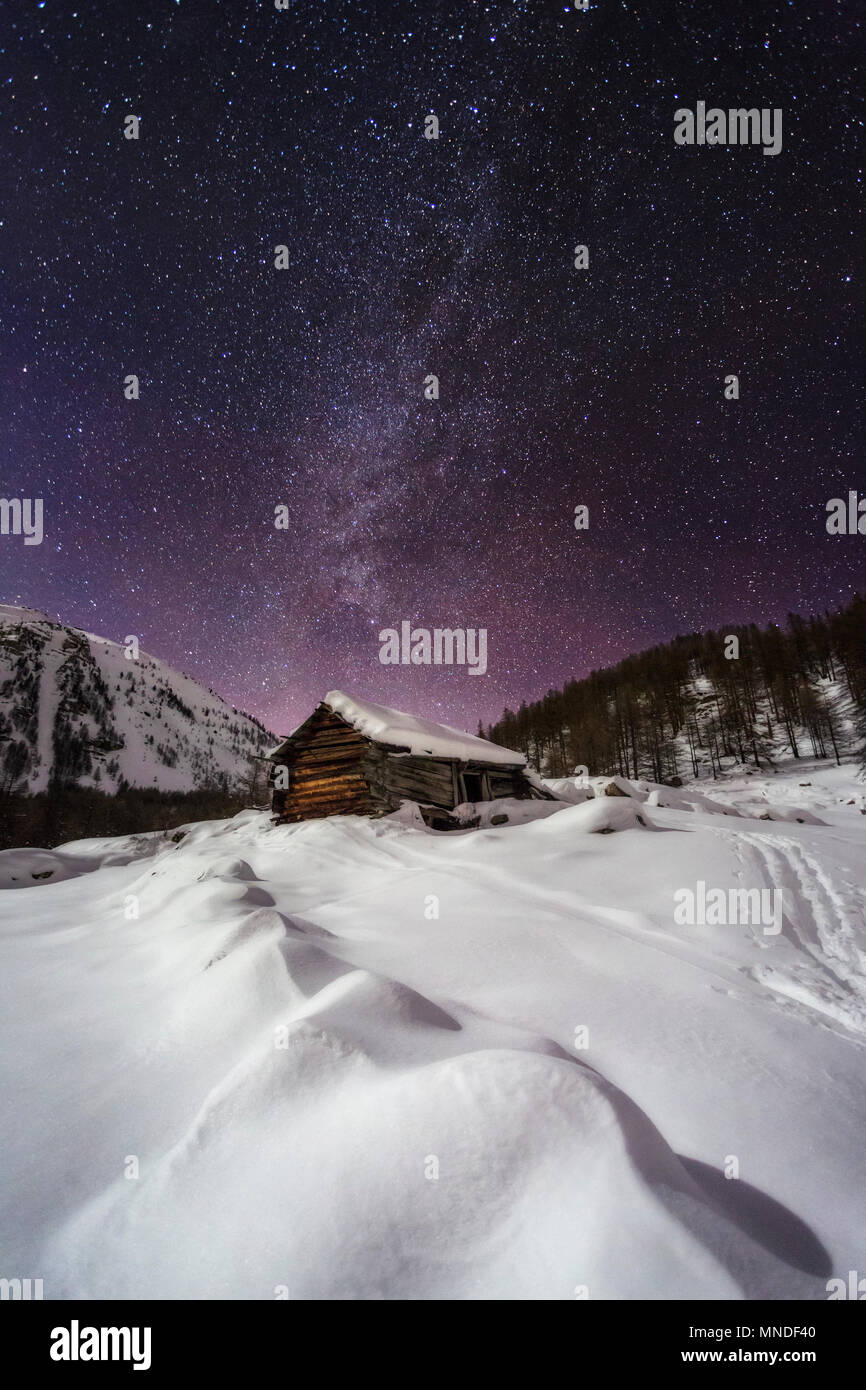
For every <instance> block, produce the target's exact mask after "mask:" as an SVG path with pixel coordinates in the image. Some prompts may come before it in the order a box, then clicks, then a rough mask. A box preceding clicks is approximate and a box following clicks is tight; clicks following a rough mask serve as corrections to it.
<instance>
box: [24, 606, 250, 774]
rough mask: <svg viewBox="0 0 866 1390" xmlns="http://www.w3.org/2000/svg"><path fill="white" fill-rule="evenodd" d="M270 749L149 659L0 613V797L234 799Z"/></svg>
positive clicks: (245, 724) (226, 708) (242, 719)
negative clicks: (122, 793)
mask: <svg viewBox="0 0 866 1390" xmlns="http://www.w3.org/2000/svg"><path fill="white" fill-rule="evenodd" d="M273 741H274V739H273V735H271V734H269V733H268V731H267V730H266V729H265V728H264V727H263V726H262V725H261V724H259V723H258V722H257V721H256V720H254V719H250V718H249V717H248V716H247V715H245V714H241V713H239V711H238V710H237V709H235V708H234V706H232V705H228V704H226V702H225V701H224V700H222V699H221V698H220V697H219V696H218V695H215V694H213V692H212V691H209V690H207V689H205V687H204V686H202V685H199V684H198V682H197V681H194V680H191V679H190V677H188V676H184V675H182V674H181V673H180V672H179V671H175V670H173V669H172V667H171V666H168V665H167V664H166V663H165V662H164V661H159V660H158V659H157V658H156V657H152V656H148V655H147V654H146V653H145V652H140V653H139V655H138V657H137V659H135V660H132V659H130V657H128V656H127V655H126V649H125V647H124V646H123V645H121V644H119V643H117V642H113V641H110V640H109V639H108V638H107V637H96V636H94V635H93V634H92V633H88V632H82V631H80V630H79V629H78V628H72V627H64V626H62V625H61V624H60V623H57V622H54V621H52V619H51V618H49V617H47V616H46V614H44V613H38V612H35V611H34V610H32V609H27V608H15V607H12V606H10V605H5V604H3V605H0V790H9V789H14V790H19V791H29V792H40V791H44V790H45V788H46V787H47V786H48V785H49V783H51V782H52V781H58V780H59V781H61V782H64V783H67V784H68V783H75V784H76V785H78V786H82V787H98V788H99V789H100V790H101V791H105V792H115V791H117V790H118V788H120V787H121V786H122V785H123V784H124V783H127V784H129V785H131V786H146V787H155V788H158V789H159V790H161V791H190V790H192V789H193V788H198V787H202V786H219V787H223V788H225V789H226V790H233V789H234V788H235V786H236V785H237V784H239V783H241V782H244V781H247V780H248V779H249V776H250V770H251V767H252V765H253V764H252V760H253V758H254V757H256V756H261V754H263V753H264V751H265V750H266V749H267V747H268V746H269V744H272V743H273Z"/></svg>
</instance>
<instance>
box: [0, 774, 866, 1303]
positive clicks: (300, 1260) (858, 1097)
mask: <svg viewBox="0 0 866 1390" xmlns="http://www.w3.org/2000/svg"><path fill="white" fill-rule="evenodd" d="M566 782H567V785H566V784H563V786H562V788H561V790H562V792H563V793H564V794H567V801H566V800H563V801H560V802H550V801H545V802H529V801H511V802H502V801H500V802H499V803H490V804H489V805H488V806H487V807H485V808H479V809H483V810H484V811H485V813H486V812H492V811H493V809H494V808H495V809H496V813H497V815H501V814H505V815H507V816H508V821H507V822H505V823H502V824H499V825H497V826H492V825H487V826H484V827H483V828H481V829H478V830H467V831H457V832H452V833H450V834H438V833H436V832H435V831H431V830H428V829H427V827H426V826H425V825H424V824H423V822H422V821H421V819H420V817H419V816H418V815H417V814H416V813H415V811H413V809H412V807H411V806H409V805H406V806H404V807H403V808H402V810H401V811H400V812H397V813H394V814H393V815H391V816H388V817H385V818H383V819H381V820H367V819H363V818H360V817H356V816H346V817H336V818H332V819H329V820H319V821H308V822H301V823H299V824H296V825H286V826H274V825H272V824H271V817H270V815H269V814H267V813H261V812H257V811H243V812H241V813H240V814H239V815H237V816H235V817H234V818H232V819H229V820H222V821H204V822H199V823H197V824H190V825H188V826H186V827H185V833H177V834H175V835H174V836H169V835H167V834H166V835H163V834H157V833H155V834H150V835H143V836H129V837H126V838H117V839H106V840H96V839H91V840H83V841H78V842H77V843H74V844H67V845H66V846H64V847H62V848H61V849H59V850H54V851H47V850H23V849H22V850H9V851H7V852H5V853H3V854H0V887H6V888H8V890H9V891H7V892H3V891H0V1097H3V1101H2V1110H0V1125H2V1129H3V1133H4V1135H5V1136H6V1138H5V1144H4V1150H5V1151H4V1162H3V1166H2V1173H0V1244H2V1247H3V1250H4V1254H5V1258H6V1266H7V1268H8V1270H10V1271H12V1270H16V1271H17V1270H21V1271H33V1272H35V1273H38V1275H39V1276H40V1277H41V1278H43V1279H44V1285H45V1298H47V1299H48V1298H51V1299H68V1298H111V1299H118V1298H122V1299H146V1298H160V1299H174V1298H190V1299H264V1300H269V1299H274V1298H275V1297H276V1298H280V1297H287V1298H291V1299H292V1300H293V1301H296V1300H299V1299H301V1300H303V1299H361V1300H368V1299H383V1298H386V1299H399V1300H405V1299H417V1298H424V1299H452V1298H457V1299H491V1298H492V1299H523V1298H527V1299H554V1300H562V1301H570V1300H573V1299H575V1298H578V1299H582V1298H589V1299H591V1300H597V1299H611V1298H613V1299H635V1298H647V1299H758V1298H770V1299H786V1300H787V1299H801V1298H805V1299H820V1300H825V1299H827V1298H828V1297H831V1296H838V1294H834V1293H833V1292H832V1290H833V1289H834V1288H838V1285H835V1286H834V1285H833V1284H832V1283H831V1281H832V1280H834V1279H836V1280H839V1281H840V1282H841V1283H842V1284H845V1285H847V1281H848V1272H849V1271H851V1270H860V1271H861V1272H862V1271H863V1268H864V1266H863V1252H864V1248H866V1245H864V1241H866V1186H864V1183H863V1134H864V1129H866V1081H864V1060H866V919H864V906H866V856H864V853H863V848H864V838H866V796H864V790H866V788H864V783H863V780H862V778H859V777H858V775H857V774H856V772H855V770H854V769H853V768H852V767H850V766H848V767H845V766H842V767H835V766H832V765H829V764H828V763H826V762H819V761H818V760H814V759H801V761H800V762H799V764H797V765H796V768H794V767H793V766H792V765H791V763H790V762H789V765H788V767H787V768H785V769H782V770H780V771H779V772H777V773H774V772H770V773H769V774H768V775H766V776H759V775H757V774H754V775H752V776H751V777H747V776H742V777H739V778H737V779H726V778H720V779H719V780H717V781H716V782H715V783H713V784H712V785H711V786H708V785H707V782H706V781H701V782H700V783H699V784H698V785H697V786H695V785H692V786H684V787H682V788H678V789H674V788H671V787H667V786H659V785H653V784H651V783H632V782H629V781H628V780H627V779H625V778H619V779H617V780H616V781H609V780H608V781H605V779H599V780H593V781H590V782H588V783H584V784H579V783H577V782H575V781H574V780H573V779H566ZM488 819H489V818H488ZM22 892H23V895H24V899H26V910H24V911H22ZM744 892H745V893H746V894H747V895H748V894H757V901H758V902H759V904H760V906H761V908H762V912H761V915H760V918H755V919H752V920H743V917H742V915H741V916H740V917H739V920H737V919H736V918H734V919H731V918H730V916H729V917H728V919H727V920H724V913H722V914H721V916H722V920H719V916H720V914H719V911H718V910H716V911H715V912H714V913H712V912H709V911H707V912H703V910H701V911H698V912H697V913H696V914H695V913H693V914H692V920H691V922H689V921H684V920H683V914H682V912H681V910H680V907H679V906H678V904H681V903H682V901H683V898H684V897H685V899H686V901H689V900H691V902H692V903H693V904H694V903H695V902H697V903H698V904H700V905H701V909H702V907H703V905H704V904H706V903H709V902H711V901H712V900H713V899H714V898H715V899H718V898H719V895H721V896H722V900H723V902H724V903H726V904H728V903H730V902H731V901H734V902H735V903H741V902H742V894H743V893H744ZM732 895H733V896H732ZM765 902H766V903H768V904H769V905H771V907H772V910H771V911H769V912H766V913H764V912H763V907H764V905H765ZM717 908H718V903H717ZM46 1019H48V1020H51V1019H61V1020H62V1028H61V1029H60V1031H59V1033H58V1030H57V1029H56V1028H52V1027H47V1026H46ZM131 1020H134V1022H131ZM775 1320H776V1321H778V1322H780V1323H781V1322H783V1321H789V1320H790V1319H783V1318H782V1317H781V1316H780V1317H779V1318H778V1319H775ZM802 1320H803V1321H804V1322H808V1319H807V1318H803V1319H802Z"/></svg>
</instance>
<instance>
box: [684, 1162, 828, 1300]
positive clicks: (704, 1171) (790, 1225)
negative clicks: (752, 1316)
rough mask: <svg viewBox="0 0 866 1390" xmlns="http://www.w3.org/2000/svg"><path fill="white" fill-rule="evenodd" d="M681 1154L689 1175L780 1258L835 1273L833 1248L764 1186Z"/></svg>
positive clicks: (809, 1270)
mask: <svg viewBox="0 0 866 1390" xmlns="http://www.w3.org/2000/svg"><path fill="white" fill-rule="evenodd" d="M677 1157H678V1158H679V1160H680V1163H681V1164H682V1165H683V1167H684V1168H685V1170H686V1172H687V1173H688V1174H689V1176H690V1177H691V1178H692V1179H693V1180H694V1181H695V1182H696V1183H697V1184H698V1186H699V1187H700V1188H701V1189H702V1190H703V1191H704V1192H705V1193H706V1194H707V1196H708V1197H709V1198H710V1200H711V1201H712V1202H713V1204H714V1205H715V1206H717V1207H720V1208H721V1210H722V1211H723V1213H724V1214H725V1216H727V1218H728V1220H729V1221H732V1222H734V1223H735V1224H736V1225H737V1226H739V1227H740V1229H741V1230H742V1231H745V1233H746V1235H748V1236H751V1238H752V1240H755V1241H757V1242H758V1244H759V1245H763V1247H764V1249H765V1250H769V1251H770V1253H771V1254H772V1255H776V1256H777V1258H778V1259H780V1260H784V1261H785V1263H786V1264H789V1265H793V1267H794V1268H795V1269H799V1270H802V1271H803V1273H804V1274H814V1275H815V1276H816V1277H818V1278H821V1279H827V1278H829V1276H830V1275H831V1274H832V1273H833V1262H832V1260H831V1258H830V1255H829V1252H828V1251H827V1250H826V1249H825V1248H824V1246H823V1245H822V1244H821V1242H820V1240H819V1239H818V1237H817V1236H816V1235H815V1232H814V1231H813V1230H812V1229H811V1227H810V1226H807V1225H806V1223H805V1221H801V1220H800V1217H799V1216H795V1215H794V1213H793V1212H792V1211H790V1210H789V1209H788V1207H785V1206H783V1205H782V1203H781V1202H777V1201H776V1199H775V1198H774V1197H769V1196H768V1195H767V1193H766V1192H762V1191H761V1190H760V1188H757V1187H752V1185H751V1183H747V1182H742V1181H741V1180H740V1179H739V1178H735V1179H734V1178H731V1179H729V1178H726V1177H725V1175H724V1173H723V1172H721V1171H720V1170H719V1169H718V1168H713V1167H711V1165H710V1164H709V1163H701V1162H700V1160H699V1159H696V1158H683V1156H682V1154H678V1155H677Z"/></svg>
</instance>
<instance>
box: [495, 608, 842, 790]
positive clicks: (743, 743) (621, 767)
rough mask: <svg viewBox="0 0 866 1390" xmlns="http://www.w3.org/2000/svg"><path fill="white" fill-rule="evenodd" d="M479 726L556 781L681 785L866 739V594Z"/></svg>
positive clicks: (838, 753)
mask: <svg viewBox="0 0 866 1390" xmlns="http://www.w3.org/2000/svg"><path fill="white" fill-rule="evenodd" d="M479 732H480V733H482V734H483V736H484V737H485V738H488V739H490V740H491V741H492V742H493V743H497V744H500V745H502V746H503V747H506V748H514V749H518V750H519V751H520V752H522V753H524V754H525V755H526V757H527V758H528V760H529V762H530V763H531V764H532V765H533V766H534V767H535V768H537V769H538V770H539V771H542V772H544V773H545V775H547V776H550V777H563V776H568V775H570V774H571V773H572V772H573V771H574V769H575V768H576V767H579V766H585V767H587V768H588V770H589V772H590V774H591V775H602V774H605V775H619V776H622V777H630V778H641V777H644V778H647V779H648V780H650V781H654V782H670V781H671V780H672V779H674V778H677V777H682V776H684V775H685V776H691V777H700V776H702V775H705V776H708V777H718V775H719V773H720V772H721V771H723V770H725V769H729V768H732V767H735V766H737V765H738V764H747V763H748V764H751V765H752V766H754V767H759V768H760V767H767V766H773V764H774V761H775V760H776V758H778V757H779V756H780V755H781V756H787V755H788V754H789V753H790V755H791V756H793V757H794V758H799V757H802V756H813V757H820V758H824V757H831V758H835V759H836V761H837V762H840V761H841V760H842V757H843V756H850V755H851V753H852V751H853V750H854V749H855V748H856V750H857V752H858V753H859V755H860V757H861V760H862V759H863V757H864V752H863V750H864V746H866V599H864V598H863V597H862V596H861V595H859V594H858V595H857V596H856V597H855V598H854V599H853V601H852V602H851V603H850V604H848V605H847V606H846V607H845V608H843V609H841V610H839V611H838V612H835V613H825V614H823V616H814V617H810V618H802V617H799V616H797V615H796V614H789V615H788V618H787V622H786V624H785V626H784V627H782V626H780V625H779V624H776V623H772V624H770V625H769V626H767V627H763V628H761V627H758V626H757V625H755V624H748V625H746V626H733V627H727V628H724V629H721V630H719V631H709V632H703V633H692V634H690V635H689V636H685V637H677V638H675V639H674V640H673V641H672V642H667V643H664V644H662V645H660V646H656V647H652V648H650V649H649V650H648V651H645V652H641V653H640V654H638V655H633V656H628V657H626V658H625V660H623V661H620V662H619V663H618V664H617V665H616V666H612V667H609V668H607V669H605V670H600V671H592V672H591V673H590V675H588V676H586V677H585V678H583V679H581V680H573V681H568V682H567V683H566V685H565V686H564V687H563V688H562V689H561V690H549V691H548V692H547V694H546V695H545V696H544V697H543V699H540V700H536V701H534V702H533V703H531V704H527V703H525V702H524V703H523V704H521V706H520V708H519V710H517V711H516V712H515V711H513V710H510V709H506V710H505V711H504V713H503V715H502V718H501V719H500V720H498V722H497V723H495V724H492V725H491V726H490V727H489V728H488V729H487V730H486V731H485V730H484V729H483V726H481V725H479Z"/></svg>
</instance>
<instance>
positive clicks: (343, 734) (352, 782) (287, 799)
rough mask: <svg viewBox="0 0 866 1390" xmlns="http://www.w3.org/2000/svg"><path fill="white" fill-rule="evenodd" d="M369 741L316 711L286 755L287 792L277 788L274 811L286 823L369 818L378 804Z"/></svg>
mask: <svg viewBox="0 0 866 1390" xmlns="http://www.w3.org/2000/svg"><path fill="white" fill-rule="evenodd" d="M367 746H368V745H367V740H366V739H365V738H363V737H362V736H361V735H360V734H359V733H358V732H357V731H356V730H355V729H353V728H351V726H350V725H348V724H346V723H345V722H344V721H343V720H342V719H339V718H338V717H337V716H336V715H333V714H331V713H329V712H328V713H321V712H319V711H317V712H316V714H315V715H313V717H312V718H311V719H310V720H308V721H307V724H306V725H305V726H304V728H303V729H302V730H300V731H299V733H298V735H297V738H296V740H295V741H294V742H293V743H292V745H291V746H290V747H289V748H288V749H286V751H285V755H284V756H283V755H281V756H280V757H278V758H275V759H274V762H275V764H277V765H278V764H279V763H280V762H284V763H285V766H287V767H288V769H289V787H288V791H284V790H280V789H278V788H274V793H273V800H272V807H273V810H274V813H275V814H276V815H277V816H278V818H279V819H280V820H282V821H299V820H316V819H320V818H321V817H323V816H334V815H370V814H371V813H372V812H373V811H376V810H378V809H380V806H379V804H378V802H377V800H376V798H375V796H374V795H373V794H372V793H371V790H370V787H369V786H368V784H367V780H366V777H365V775H364V768H363V760H364V754H365V752H366V749H367Z"/></svg>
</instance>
